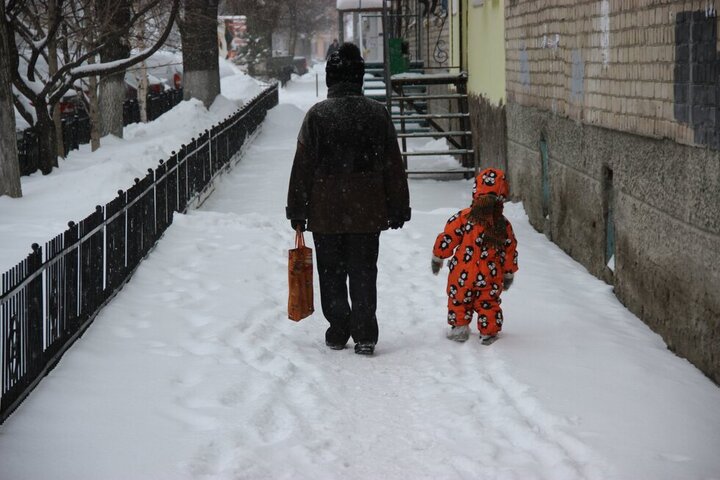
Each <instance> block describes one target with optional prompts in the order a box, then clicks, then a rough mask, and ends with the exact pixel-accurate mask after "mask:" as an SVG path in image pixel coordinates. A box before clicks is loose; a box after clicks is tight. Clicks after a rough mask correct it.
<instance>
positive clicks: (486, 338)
mask: <svg viewBox="0 0 720 480" xmlns="http://www.w3.org/2000/svg"><path fill="white" fill-rule="evenodd" d="M495 340H497V334H495V335H482V334H480V343H482V344H483V345H491V344H492V343H493V342H494V341H495Z"/></svg>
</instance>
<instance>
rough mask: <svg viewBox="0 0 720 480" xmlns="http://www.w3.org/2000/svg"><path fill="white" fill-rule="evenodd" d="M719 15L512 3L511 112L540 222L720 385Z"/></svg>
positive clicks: (618, 2)
mask: <svg viewBox="0 0 720 480" xmlns="http://www.w3.org/2000/svg"><path fill="white" fill-rule="evenodd" d="M484 3H486V4H487V3H493V2H491V1H489V0H488V1H486V2H484ZM718 7H719V5H718V2H717V1H669V0H652V1H651V0H593V1H589V0H577V1H568V0H535V1H520V0H506V1H505V46H506V49H505V62H506V66H505V71H506V79H505V81H506V98H507V103H506V107H505V108H506V124H507V170H508V174H509V177H510V181H511V184H512V186H513V194H514V196H515V198H516V199H518V200H522V201H523V204H524V206H525V209H526V211H527V213H528V215H529V217H530V221H531V223H532V224H533V225H534V226H535V227H536V228H537V229H538V230H541V231H544V232H545V233H546V234H547V235H548V236H549V237H550V238H551V239H552V240H553V241H554V242H555V243H557V244H558V245H559V246H560V247H561V248H562V249H563V250H565V251H566V252H567V253H569V254H570V255H571V256H572V257H574V258H575V259H576V260H578V261H579V262H580V263H582V264H583V265H584V266H585V267H586V268H587V269H588V270H589V271H590V272H591V273H593V274H594V275H596V276H598V277H600V278H603V279H604V280H605V281H607V282H608V283H610V284H612V285H613V286H614V292H615V294H616V295H617V297H618V298H619V299H620V300H621V301H622V303H623V304H625V305H626V306H627V307H628V308H629V309H630V310H631V311H632V312H634V313H635V314H636V315H638V317H640V318H641V319H642V320H643V321H644V322H645V323H647V324H648V325H649V326H650V327H651V328H652V329H653V330H654V331H655V332H657V333H659V334H660V335H661V336H662V337H663V339H664V340H665V342H666V343H667V345H668V346H669V348H670V349H672V350H673V351H675V352H676V353H678V354H679V355H681V356H683V357H685V358H687V359H688V360H690V361H691V362H692V363H694V364H695V365H696V366H697V367H698V368H700V369H701V370H702V371H703V372H704V373H705V374H707V375H708V376H709V377H710V378H712V379H713V380H714V381H715V382H718V383H720V151H719V149H720V86H719V85H720V77H719V75H720V53H719V51H720V37H719V36H718V22H719V21H718V15H717V10H718ZM473 28H474V26H471V27H470V29H469V30H470V31H472V29H473ZM470 56H472V54H471V55H470ZM608 321H612V319H608ZM618 328H619V329H621V328H622V326H621V325H618ZM619 334H621V332H619Z"/></svg>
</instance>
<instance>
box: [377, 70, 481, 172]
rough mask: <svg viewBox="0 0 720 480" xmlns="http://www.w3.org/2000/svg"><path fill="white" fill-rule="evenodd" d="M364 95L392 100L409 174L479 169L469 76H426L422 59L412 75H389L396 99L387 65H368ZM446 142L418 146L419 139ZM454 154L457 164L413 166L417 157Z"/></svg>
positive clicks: (411, 72)
mask: <svg viewBox="0 0 720 480" xmlns="http://www.w3.org/2000/svg"><path fill="white" fill-rule="evenodd" d="M365 71H366V79H365V95H366V96H368V97H370V98H373V99H375V100H378V101H380V102H384V103H387V104H388V105H389V106H390V107H391V114H392V119H393V121H394V123H395V128H396V130H397V132H398V138H399V139H400V142H401V153H402V155H403V159H404V161H405V170H406V171H407V172H408V174H414V175H434V174H459V175H463V176H465V177H466V178H470V177H472V176H474V175H475V174H476V173H477V171H478V164H477V159H476V155H475V152H474V149H473V145H472V130H471V127H470V114H469V111H468V100H467V75H466V74H465V73H461V74H459V75H455V74H449V73H433V74H426V73H425V72H424V70H423V68H422V64H421V63H420V62H413V63H411V64H410V69H409V71H408V72H407V73H403V74H399V75H393V76H391V77H390V84H391V89H390V91H391V98H390V101H389V102H388V99H387V93H386V92H387V87H386V83H385V77H384V69H383V65H382V64H367V65H366V69H365ZM423 138H426V139H440V138H444V139H445V140H446V141H447V144H448V147H449V148H448V149H447V150H445V149H431V150H425V149H422V148H417V147H418V145H417V142H416V140H417V139H423ZM445 155H451V156H453V157H455V158H456V159H457V160H458V164H457V167H449V168H448V167H447V165H446V166H444V167H443V168H439V167H438V166H432V165H431V166H430V167H427V166H426V167H420V168H416V167H413V165H412V164H413V163H417V162H413V160H412V158H413V157H422V156H425V157H432V156H435V157H437V156H445Z"/></svg>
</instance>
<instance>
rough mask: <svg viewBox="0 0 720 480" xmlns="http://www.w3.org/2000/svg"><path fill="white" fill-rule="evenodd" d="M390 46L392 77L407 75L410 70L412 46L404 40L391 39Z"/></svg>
mask: <svg viewBox="0 0 720 480" xmlns="http://www.w3.org/2000/svg"><path fill="white" fill-rule="evenodd" d="M388 43H389V45H390V75H395V74H397V73H405V72H407V71H408V69H409V68H410V44H409V43H408V42H407V40H403V39H402V38H391V39H389V40H388Z"/></svg>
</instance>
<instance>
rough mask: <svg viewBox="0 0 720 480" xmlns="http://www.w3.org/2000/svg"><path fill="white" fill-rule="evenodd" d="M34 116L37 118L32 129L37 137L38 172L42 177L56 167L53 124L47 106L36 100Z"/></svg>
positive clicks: (55, 143) (55, 142)
mask: <svg viewBox="0 0 720 480" xmlns="http://www.w3.org/2000/svg"><path fill="white" fill-rule="evenodd" d="M43 100H44V99H43ZM35 115H36V116H37V121H36V122H35V125H34V126H33V129H34V130H35V133H36V134H37V136H38V142H39V147H40V148H39V157H40V158H39V160H40V171H41V172H42V173H43V175H47V174H49V173H50V172H52V169H53V167H57V166H58V161H57V136H56V135H55V124H54V123H53V119H52V117H51V116H50V113H49V112H48V107H47V104H46V103H45V102H44V101H40V100H37V99H36V104H35Z"/></svg>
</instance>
